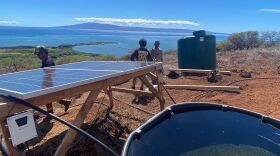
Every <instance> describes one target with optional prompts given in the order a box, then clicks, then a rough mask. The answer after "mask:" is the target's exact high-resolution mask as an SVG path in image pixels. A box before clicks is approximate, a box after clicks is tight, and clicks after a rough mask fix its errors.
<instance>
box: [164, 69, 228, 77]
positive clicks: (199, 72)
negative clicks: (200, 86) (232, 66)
mask: <svg viewBox="0 0 280 156" xmlns="http://www.w3.org/2000/svg"><path fill="white" fill-rule="evenodd" d="M169 71H175V72H184V73H197V74H208V73H211V72H213V71H214V70H200V69H173V68H171V69H169ZM218 73H221V74H224V75H230V74H231V72H230V71H218Z"/></svg>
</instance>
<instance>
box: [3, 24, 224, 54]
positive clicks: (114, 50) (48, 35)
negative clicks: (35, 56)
mask: <svg viewBox="0 0 280 156" xmlns="http://www.w3.org/2000/svg"><path fill="white" fill-rule="evenodd" d="M189 35H191V34H182V33H161V32H125V31H107V30H82V29H65V28H63V29H62V28H23V27H19V28H17V27H0V47H12V46H36V45H45V46H59V45H61V44H76V43H87V42H114V43H115V44H107V45H83V46H76V47H74V49H75V50H77V51H80V52H86V53H94V54H108V55H115V56H118V57H121V56H124V55H126V54H128V53H130V52H132V51H133V49H135V48H137V47H138V40H139V39H140V38H145V39H146V40H147V41H148V48H152V47H153V43H154V41H156V40H158V41H160V43H161V45H160V46H161V49H163V50H164V51H168V50H172V49H176V48H177V40H178V39H180V38H183V37H185V36H189ZM216 37H217V41H223V40H225V39H226V38H227V36H226V35H216Z"/></svg>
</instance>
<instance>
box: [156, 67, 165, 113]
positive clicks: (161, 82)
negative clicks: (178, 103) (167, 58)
mask: <svg viewBox="0 0 280 156" xmlns="http://www.w3.org/2000/svg"><path fill="white" fill-rule="evenodd" d="M156 76H157V80H156V82H157V85H158V86H157V87H158V90H157V91H158V93H159V95H160V97H161V100H160V110H161V111H162V110H164V104H165V99H164V98H163V93H162V91H163V87H162V85H163V81H162V80H163V78H162V74H160V73H159V71H156Z"/></svg>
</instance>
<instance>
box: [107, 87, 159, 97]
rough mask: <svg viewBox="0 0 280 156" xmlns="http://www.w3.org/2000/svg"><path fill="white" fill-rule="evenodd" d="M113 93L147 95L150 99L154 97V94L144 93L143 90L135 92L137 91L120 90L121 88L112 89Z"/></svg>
mask: <svg viewBox="0 0 280 156" xmlns="http://www.w3.org/2000/svg"><path fill="white" fill-rule="evenodd" d="M111 90H112V91H114V92H122V93H129V94H134V95H146V96H149V97H154V94H153V93H152V92H149V91H143V90H135V89H127V88H119V87H112V88H111Z"/></svg>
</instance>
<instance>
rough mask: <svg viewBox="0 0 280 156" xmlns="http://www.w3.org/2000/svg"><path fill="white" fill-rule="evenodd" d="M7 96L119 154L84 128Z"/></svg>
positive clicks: (115, 155) (108, 150) (116, 155)
mask: <svg viewBox="0 0 280 156" xmlns="http://www.w3.org/2000/svg"><path fill="white" fill-rule="evenodd" d="M8 98H9V99H11V100H13V101H15V102H17V103H19V104H21V105H23V106H25V107H29V108H31V109H33V110H35V111H38V112H40V113H42V114H44V115H46V116H49V117H50V118H51V119H54V120H56V121H58V122H60V123H62V124H64V125H66V126H68V127H69V128H71V129H73V130H75V131H76V132H77V133H79V134H80V135H82V136H84V137H88V138H90V139H91V140H92V141H94V142H95V143H97V144H98V145H99V146H101V147H102V148H103V149H104V150H105V151H107V152H108V153H110V154H111V155H113V156H119V155H118V154H117V153H116V152H114V151H113V150H112V149H111V148H109V147H108V146H107V145H105V144H103V143H102V142H101V141H99V140H98V139H96V138H95V137H93V136H92V135H90V134H89V133H87V132H85V131H84V130H82V129H80V128H78V127H77V126H75V125H73V124H72V123H70V122H68V121H65V120H63V119H61V118H59V117H57V116H55V115H53V114H51V113H49V112H47V111H45V110H43V109H41V108H40V107H38V106H35V105H33V104H31V103H28V102H26V101H24V100H21V99H18V98H16V97H13V96H8Z"/></svg>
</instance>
